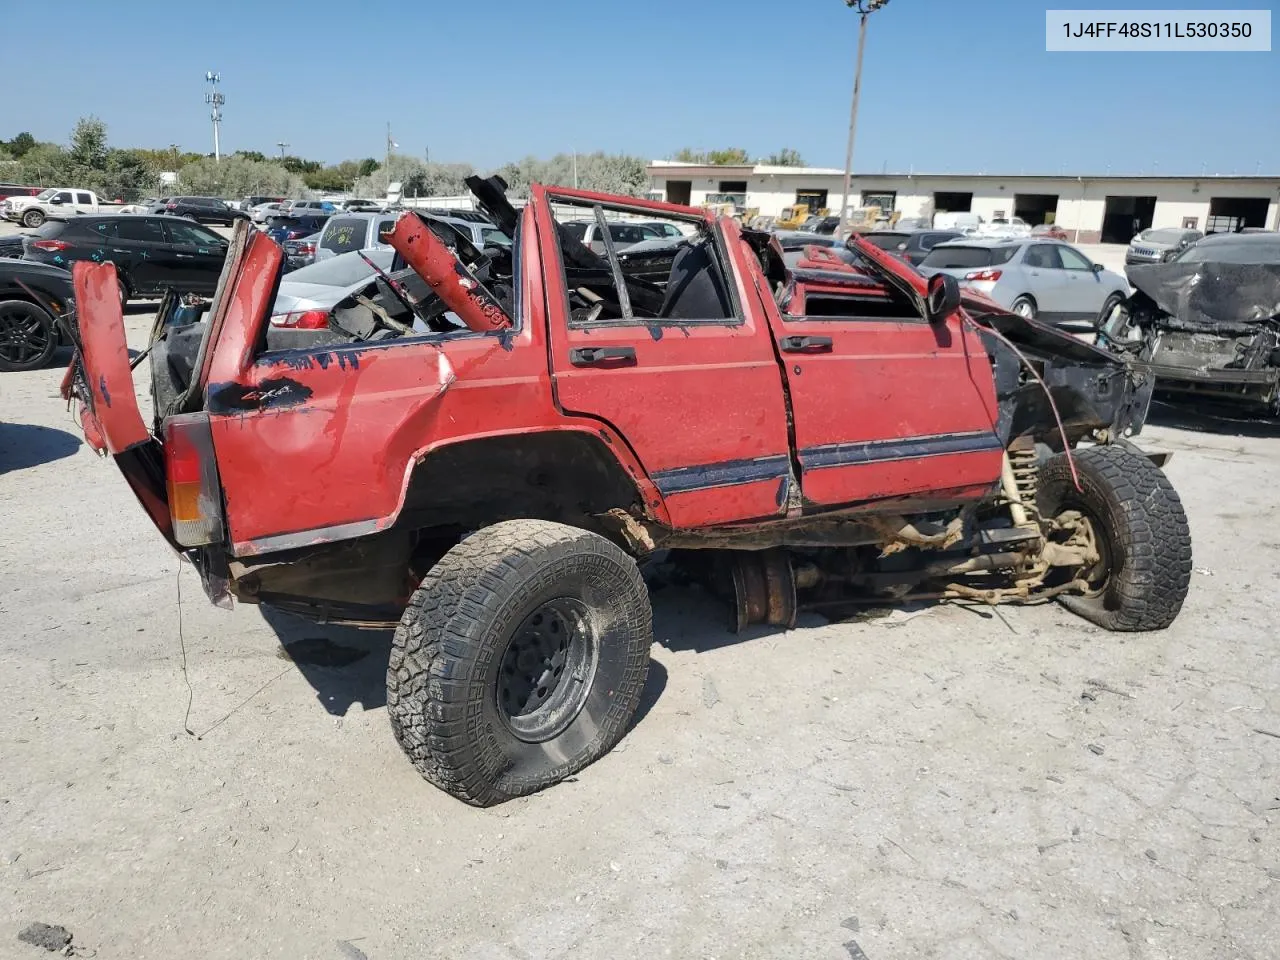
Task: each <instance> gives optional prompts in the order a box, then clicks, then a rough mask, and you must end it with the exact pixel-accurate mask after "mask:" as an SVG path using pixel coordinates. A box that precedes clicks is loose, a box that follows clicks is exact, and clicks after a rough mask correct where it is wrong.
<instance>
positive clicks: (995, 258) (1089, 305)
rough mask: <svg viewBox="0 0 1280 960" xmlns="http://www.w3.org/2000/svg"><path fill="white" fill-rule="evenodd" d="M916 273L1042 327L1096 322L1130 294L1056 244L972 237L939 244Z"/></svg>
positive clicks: (1118, 280) (1114, 278)
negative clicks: (951, 280)
mask: <svg viewBox="0 0 1280 960" xmlns="http://www.w3.org/2000/svg"><path fill="white" fill-rule="evenodd" d="M919 270H920V272H921V273H922V274H924V275H925V276H926V277H927V276H931V275H933V274H935V273H949V274H951V276H953V277H955V278H956V279H957V280H959V281H960V285H961V286H962V287H969V288H971V289H974V290H978V291H980V292H981V293H984V294H986V295H987V296H988V297H990V298H991V299H992V300H994V301H996V303H998V304H1000V305H1001V306H1003V307H1006V308H1007V309H1009V310H1011V311H1013V312H1014V313H1016V314H1019V315H1020V316H1024V317H1033V318H1039V319H1040V320H1043V321H1045V322H1046V323H1075V322H1079V321H1088V322H1090V323H1092V322H1095V321H1096V320H1097V319H1098V318H1099V317H1102V316H1106V315H1107V314H1108V313H1110V312H1111V308H1112V307H1114V306H1115V305H1116V304H1117V303H1119V302H1120V301H1121V300H1123V299H1124V298H1125V297H1127V296H1128V295H1129V283H1128V281H1127V280H1125V278H1124V277H1122V276H1120V274H1118V273H1112V272H1111V271H1110V270H1106V269H1104V268H1103V266H1102V264H1100V263H1093V262H1092V261H1091V260H1090V259H1089V258H1088V257H1086V256H1085V255H1084V254H1083V253H1081V252H1080V251H1079V250H1077V249H1075V247H1070V246H1068V245H1067V244H1065V243H1061V242H1059V241H1057V240H1045V239H1040V238H1028V237H1023V238H1020V239H1017V240H980V239H977V238H971V239H965V240H953V241H951V242H950V243H940V244H938V245H937V246H936V247H934V248H933V249H932V250H930V251H929V255H928V256H927V257H925V258H924V261H923V262H922V263H921V264H920V267H919Z"/></svg>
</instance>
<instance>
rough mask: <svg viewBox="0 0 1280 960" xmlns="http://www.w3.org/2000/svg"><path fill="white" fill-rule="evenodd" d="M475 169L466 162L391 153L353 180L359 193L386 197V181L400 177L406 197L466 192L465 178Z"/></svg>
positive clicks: (389, 182)
mask: <svg viewBox="0 0 1280 960" xmlns="http://www.w3.org/2000/svg"><path fill="white" fill-rule="evenodd" d="M474 172H475V169H474V168H473V167H472V166H471V165H470V164H469V163H427V162H425V161H423V160H419V159H418V158H417V157H411V156H406V155H405V154H399V153H393V154H392V155H391V160H390V162H388V163H386V164H384V165H383V166H381V167H379V168H378V169H376V170H374V171H373V172H372V173H370V174H368V175H367V176H363V177H360V178H358V179H357V180H356V181H355V185H354V188H353V189H354V192H355V194H356V195H357V196H361V197H385V196H386V195H387V189H388V185H389V184H391V183H395V182H396V181H399V182H400V184H401V191H402V194H403V196H406V197H452V196H457V195H458V194H461V193H465V192H466V189H467V186H466V183H465V182H464V181H465V179H466V178H467V177H469V176H470V175H471V174H472V173H474Z"/></svg>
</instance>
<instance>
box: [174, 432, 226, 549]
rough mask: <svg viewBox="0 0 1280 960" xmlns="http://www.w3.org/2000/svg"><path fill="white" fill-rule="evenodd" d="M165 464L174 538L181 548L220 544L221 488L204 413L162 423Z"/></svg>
mask: <svg viewBox="0 0 1280 960" xmlns="http://www.w3.org/2000/svg"><path fill="white" fill-rule="evenodd" d="M164 461H165V473H166V475H167V478H168V487H169V515H170V516H171V517H172V518H173V538H174V539H175V540H177V541H178V543H180V544H181V545H182V546H184V547H202V546H205V545H206V544H210V543H218V542H220V541H221V540H222V537H223V528H222V488H221V486H220V485H219V483H218V465H217V463H216V462H215V460H214V458H213V432H212V430H211V429H210V426H209V417H208V415H207V414H204V413H184V414H180V415H179V416H176V417H170V418H169V419H168V420H166V421H165V422H164Z"/></svg>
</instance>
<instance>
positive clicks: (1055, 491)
mask: <svg viewBox="0 0 1280 960" xmlns="http://www.w3.org/2000/svg"><path fill="white" fill-rule="evenodd" d="M1072 455H1073V457H1074V459H1075V465H1076V472H1077V473H1078V474H1079V476H1080V488H1081V489H1078V490H1077V489H1076V486H1075V482H1074V480H1073V479H1072V476H1071V467H1070V465H1069V464H1068V462H1067V458H1066V456H1065V455H1062V454H1060V455H1058V456H1056V457H1054V458H1053V459H1052V460H1050V461H1048V462H1047V463H1045V464H1044V465H1043V466H1042V467H1041V468H1040V495H1039V499H1038V504H1039V507H1040V513H1041V516H1044V517H1046V518H1048V517H1056V516H1059V515H1060V514H1062V513H1063V512H1064V511H1068V510H1075V511H1079V513H1081V514H1082V515H1083V516H1084V518H1085V519H1086V520H1087V521H1088V523H1089V525H1090V526H1091V527H1092V530H1093V533H1094V536H1095V538H1096V541H1097V546H1098V553H1099V554H1100V556H1101V559H1100V561H1099V562H1098V564H1096V565H1095V566H1094V567H1093V568H1092V569H1090V570H1087V571H1082V574H1081V575H1082V576H1083V578H1084V579H1085V580H1086V581H1087V582H1088V583H1089V584H1090V587H1091V590H1090V592H1089V593H1088V595H1086V596H1069V595H1064V596H1062V597H1061V598H1060V599H1061V601H1062V605H1063V606H1065V607H1066V608H1067V609H1068V610H1070V611H1071V612H1072V613H1075V614H1078V615H1079V616H1081V617H1084V619H1086V620H1089V621H1091V622H1092V623H1096V624H1097V625H1098V626H1100V627H1105V628H1106V629H1108V630H1122V631H1135V630H1162V629H1164V628H1165V627H1167V626H1169V624H1171V623H1172V622H1173V620H1174V618H1175V617H1176V616H1177V615H1178V611H1179V610H1181V609H1182V603H1183V601H1184V600H1185V599H1186V596H1187V589H1188V587H1189V586H1190V583H1191V531H1190V529H1189V527H1188V526H1187V515H1186V513H1185V512H1184V511H1183V509H1182V501H1181V500H1180V499H1179V498H1178V494H1177V492H1176V491H1175V490H1174V489H1173V485H1172V484H1170V483H1169V478H1168V477H1166V476H1165V475H1164V472H1163V471H1162V470H1161V469H1160V468H1159V467H1157V466H1156V465H1155V464H1154V463H1152V462H1151V461H1150V460H1148V459H1147V458H1146V457H1144V456H1142V455H1141V454H1140V453H1137V452H1135V451H1134V450H1131V449H1129V448H1127V447H1124V446H1121V445H1119V444H1109V445H1106V446H1098V447H1085V448H1082V449H1079V450H1075V451H1073V454H1072Z"/></svg>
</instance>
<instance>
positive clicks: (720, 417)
mask: <svg viewBox="0 0 1280 960" xmlns="http://www.w3.org/2000/svg"><path fill="white" fill-rule="evenodd" d="M553 200H554V203H555V205H556V208H557V209H565V208H566V207H567V208H568V209H572V210H574V211H575V213H574V214H571V215H569V216H567V217H566V218H565V219H566V220H568V219H573V217H574V216H575V215H576V217H578V218H581V217H582V216H583V215H584V213H585V215H586V216H590V215H591V213H592V210H593V207H594V204H593V198H592V196H591V195H590V194H582V193H578V192H577V191H568V190H566V191H557V193H556V194H555V195H554V197H552V196H551V195H549V194H547V193H546V192H545V191H544V190H542V188H536V189H535V191H534V203H535V204H536V205H537V212H538V217H539V236H540V238H541V242H542V249H543V250H544V251H550V254H549V256H548V258H547V259H548V261H549V265H548V267H547V269H546V271H545V275H546V277H547V281H546V283H547V297H548V305H547V306H548V317H549V325H550V331H551V333H550V352H551V370H552V375H553V382H554V385H555V391H556V397H557V399H558V403H559V405H560V407H561V409H562V410H563V411H564V412H565V413H566V414H571V415H582V416H587V417H591V418H593V419H595V420H597V421H599V422H600V423H602V424H606V425H608V426H610V427H612V428H613V429H614V430H615V431H616V432H617V433H618V434H620V435H621V436H622V437H623V438H625V440H626V442H627V444H629V446H630V447H631V450H632V452H633V453H634V454H635V456H636V457H637V458H638V459H639V461H640V463H641V464H642V465H643V467H644V469H645V471H646V473H647V474H648V475H649V477H650V478H651V479H652V480H653V482H654V483H655V485H656V486H657V488H658V490H659V491H660V492H661V493H662V495H663V502H664V504H665V507H666V511H667V513H668V515H669V518H670V522H671V524H672V525H673V526H675V527H677V528H691V527H704V526H711V525H716V524H724V523H732V522H735V521H742V520H749V519H754V518H764V517H772V516H778V515H780V514H782V513H784V512H785V510H786V506H787V501H788V493H789V490H790V482H789V480H790V476H791V469H790V456H789V445H788V439H787V420H786V404H785V400H784V397H783V392H782V379H781V376H780V375H779V371H778V363H777V359H776V358H775V356H774V353H773V345H772V343H771V342H770V339H769V331H768V327H767V324H766V322H765V320H764V318H763V317H762V316H761V315H760V314H759V311H758V310H755V309H752V308H749V307H748V306H747V298H746V291H745V289H744V288H743V287H742V286H741V283H740V281H739V279H738V278H739V276H741V270H742V269H743V267H742V265H741V261H742V252H741V250H740V248H739V246H738V244H737V243H736V242H735V243H733V245H732V246H727V245H726V243H725V239H724V234H722V232H721V229H720V228H719V227H717V225H716V224H715V223H714V221H712V220H710V219H702V218H699V222H701V223H702V225H703V226H704V229H705V230H706V233H705V234H704V236H703V238H702V239H700V240H699V241H698V242H697V243H696V244H695V245H691V247H690V248H688V250H689V252H688V254H687V255H686V256H685V257H684V258H683V259H682V258H679V257H678V258H677V261H676V264H675V265H674V266H673V267H672V272H671V276H670V280H669V282H668V283H667V284H666V286H665V290H659V291H658V292H657V293H654V294H653V299H652V302H649V301H648V300H646V302H649V313H648V315H644V314H645V313H646V309H645V308H644V307H642V305H641V303H640V296H641V294H642V293H644V294H646V295H648V294H650V293H652V291H648V289H647V288H644V290H641V289H636V290H634V291H632V292H631V293H630V294H629V295H628V296H629V297H633V298H634V299H635V302H633V303H631V304H630V306H628V307H623V306H622V305H621V304H618V305H617V310H614V309H610V310H608V311H605V312H600V311H597V309H596V306H595V305H594V304H597V303H599V302H603V301H610V300H614V301H616V300H618V299H619V298H618V293H617V285H616V283H615V282H614V281H613V278H612V277H611V276H610V273H611V269H610V266H609V264H608V261H607V259H606V260H601V259H600V258H593V257H592V256H591V254H590V252H589V251H588V250H587V248H585V247H584V246H583V245H581V244H579V243H577V242H576V241H570V244H571V245H566V246H565V247H563V248H562V247H561V246H560V243H559V241H558V236H557V233H556V232H555V219H554V217H553V214H552V201H553ZM570 202H573V203H576V204H578V205H576V206H569V203H570ZM584 203H585V208H584V207H583V206H582V205H581V204H584ZM597 209H599V210H601V211H603V210H604V209H605V208H604V206H600V207H598V208H597ZM627 209H628V210H629V211H631V212H635V213H653V212H664V213H665V212H667V211H668V210H671V209H675V208H667V209H665V210H664V208H663V207H650V206H647V205H643V204H640V203H637V204H635V205H634V206H628V207H627ZM602 215H603V214H602ZM684 219H685V220H686V221H688V222H691V223H692V222H693V220H692V219H691V218H690V217H689V216H688V214H687V213H685V214H684ZM726 224H727V221H726ZM724 229H726V230H735V231H736V228H734V227H732V226H731V225H729V226H725V227H724ZM735 235H736V234H735ZM600 243H601V245H602V246H603V241H600ZM592 246H594V244H592ZM557 261H559V262H558V263H557ZM615 276H616V275H615ZM584 290H585V291H586V293H583V292H582V291H584ZM596 297H600V298H602V299H601V301H597V300H595V299H594V298H596ZM618 312H621V313H622V314H623V315H622V316H614V317H613V318H611V319H606V317H607V316H608V315H609V314H611V313H615V314H616V313H618ZM654 313H656V314H658V315H657V316H654V315H653V314H654ZM651 506H656V505H651Z"/></svg>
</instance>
